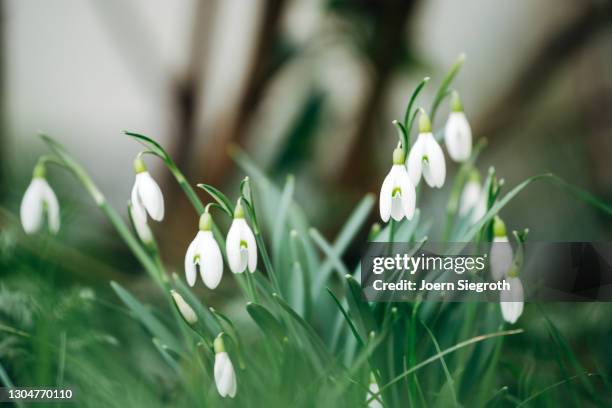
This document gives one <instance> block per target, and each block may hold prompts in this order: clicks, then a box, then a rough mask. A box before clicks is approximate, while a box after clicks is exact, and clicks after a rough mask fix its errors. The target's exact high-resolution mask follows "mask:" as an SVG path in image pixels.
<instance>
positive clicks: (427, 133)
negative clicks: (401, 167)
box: [406, 110, 446, 188]
mask: <svg viewBox="0 0 612 408" xmlns="http://www.w3.org/2000/svg"><path fill="white" fill-rule="evenodd" d="M406 166H407V167H408V175H409V176H410V179H411V180H412V184H414V185H415V186H418V185H419V182H420V181H421V175H422V176H423V178H425V182H427V184H428V185H429V186H430V187H437V188H441V187H442V186H443V185H444V180H445V179H446V162H445V159H444V153H443V152H442V148H441V147H440V145H439V144H438V142H436V139H435V138H434V136H433V133H431V122H430V120H429V117H428V116H427V113H425V111H423V110H421V116H420V117H419V136H418V138H417V141H416V142H415V143H414V145H413V146H412V149H410V153H408V161H407V162H406Z"/></svg>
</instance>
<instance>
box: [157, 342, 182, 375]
mask: <svg viewBox="0 0 612 408" xmlns="http://www.w3.org/2000/svg"><path fill="white" fill-rule="evenodd" d="M153 345H155V348H156V349H157V351H158V352H159V354H161V356H162V357H163V359H164V361H166V363H168V365H169V366H170V367H172V369H173V370H174V372H175V373H176V374H178V375H180V374H181V368H180V366H179V365H178V363H177V362H176V360H175V359H174V357H172V356H171V355H170V353H168V349H167V348H166V345H165V344H163V343H162V342H161V341H160V340H159V339H158V338H156V337H153Z"/></svg>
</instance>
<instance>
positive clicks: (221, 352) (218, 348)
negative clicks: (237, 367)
mask: <svg viewBox="0 0 612 408" xmlns="http://www.w3.org/2000/svg"><path fill="white" fill-rule="evenodd" d="M213 346H214V349H215V368H214V372H215V384H216V386H217V391H219V395H221V396H222V397H223V398H225V397H230V398H234V397H235V396H236V388H237V385H236V373H235V372H234V365H233V364H232V360H230V357H229V354H227V352H226V351H225V345H224V344H223V339H222V338H221V336H220V335H219V336H217V338H216V339H215V342H214V344H213Z"/></svg>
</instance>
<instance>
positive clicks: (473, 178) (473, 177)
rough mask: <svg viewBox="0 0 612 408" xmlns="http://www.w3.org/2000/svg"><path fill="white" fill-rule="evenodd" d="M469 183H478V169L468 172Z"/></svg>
mask: <svg viewBox="0 0 612 408" xmlns="http://www.w3.org/2000/svg"><path fill="white" fill-rule="evenodd" d="M469 181H474V182H476V183H480V172H479V171H478V169H476V168H473V169H472V170H471V171H470V178H469Z"/></svg>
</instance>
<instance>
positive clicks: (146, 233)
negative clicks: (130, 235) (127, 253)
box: [128, 205, 153, 242]
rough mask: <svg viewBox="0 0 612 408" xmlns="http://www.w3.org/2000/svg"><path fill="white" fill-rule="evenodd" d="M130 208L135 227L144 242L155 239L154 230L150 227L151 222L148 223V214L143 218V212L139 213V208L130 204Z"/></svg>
mask: <svg viewBox="0 0 612 408" xmlns="http://www.w3.org/2000/svg"><path fill="white" fill-rule="evenodd" d="M128 208H129V211H130V216H131V217H132V222H133V223H134V229H135V230H136V234H137V235H138V237H139V238H140V240H141V241H142V242H151V241H153V232H151V228H149V224H147V218H146V216H145V217H144V218H142V214H141V215H138V213H137V210H135V209H134V205H130V206H129V207H128Z"/></svg>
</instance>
